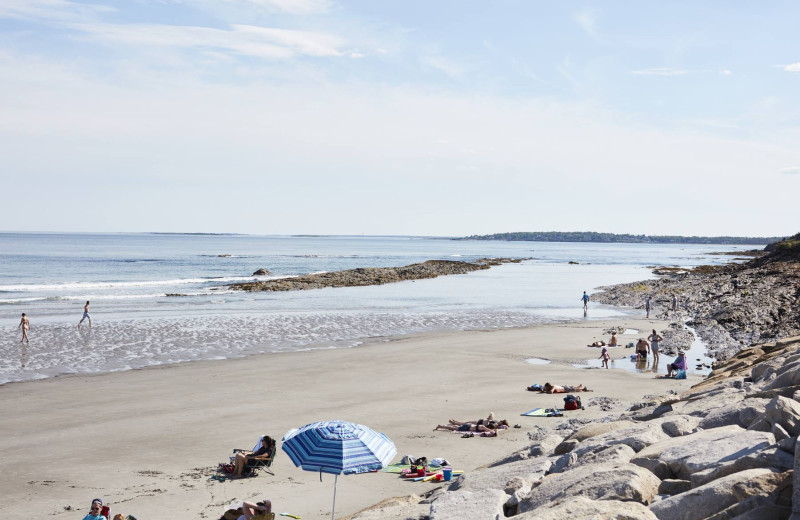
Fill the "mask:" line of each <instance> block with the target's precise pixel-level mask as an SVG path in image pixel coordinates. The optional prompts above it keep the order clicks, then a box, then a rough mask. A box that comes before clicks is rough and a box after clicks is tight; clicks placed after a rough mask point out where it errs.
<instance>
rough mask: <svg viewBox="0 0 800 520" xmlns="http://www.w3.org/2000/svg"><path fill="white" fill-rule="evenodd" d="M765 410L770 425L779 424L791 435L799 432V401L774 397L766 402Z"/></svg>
mask: <svg viewBox="0 0 800 520" xmlns="http://www.w3.org/2000/svg"><path fill="white" fill-rule="evenodd" d="M798 373H800V371H798ZM765 412H766V416H767V420H768V421H769V423H770V424H771V425H775V424H780V425H781V426H782V427H783V428H784V429H785V430H786V431H787V432H789V433H790V434H791V435H793V436H794V435H798V434H800V403H798V402H797V401H795V400H794V399H788V398H786V397H782V396H779V397H776V398H775V399H773V400H771V401H770V402H769V403H768V404H767V407H766V411H765Z"/></svg>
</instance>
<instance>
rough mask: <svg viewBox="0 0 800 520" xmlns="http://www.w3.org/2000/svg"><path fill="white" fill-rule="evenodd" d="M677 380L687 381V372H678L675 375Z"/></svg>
mask: <svg viewBox="0 0 800 520" xmlns="http://www.w3.org/2000/svg"><path fill="white" fill-rule="evenodd" d="M675 379H686V370H683V369H681V370H678V371H677V372H676V373H675Z"/></svg>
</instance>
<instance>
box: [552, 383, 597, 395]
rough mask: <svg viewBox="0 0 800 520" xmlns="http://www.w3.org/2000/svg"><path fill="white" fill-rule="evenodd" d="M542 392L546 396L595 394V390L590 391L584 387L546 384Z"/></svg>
mask: <svg viewBox="0 0 800 520" xmlns="http://www.w3.org/2000/svg"><path fill="white" fill-rule="evenodd" d="M542 391H543V392H544V393H546V394H566V393H569V392H594V390H589V389H588V388H586V387H585V386H583V385H577V386H570V385H564V386H561V385H551V384H550V383H545V384H544V386H543V387H542Z"/></svg>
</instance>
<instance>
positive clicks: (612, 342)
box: [608, 331, 617, 347]
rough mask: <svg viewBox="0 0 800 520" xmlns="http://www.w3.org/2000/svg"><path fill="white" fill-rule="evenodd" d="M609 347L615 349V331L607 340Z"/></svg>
mask: <svg viewBox="0 0 800 520" xmlns="http://www.w3.org/2000/svg"><path fill="white" fill-rule="evenodd" d="M608 346H609V347H616V346H617V331H612V332H611V339H610V340H608Z"/></svg>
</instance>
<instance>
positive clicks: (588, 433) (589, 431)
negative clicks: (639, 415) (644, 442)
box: [567, 421, 636, 441]
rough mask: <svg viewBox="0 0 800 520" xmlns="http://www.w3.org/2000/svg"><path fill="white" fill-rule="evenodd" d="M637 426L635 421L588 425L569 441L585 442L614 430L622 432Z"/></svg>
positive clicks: (571, 436)
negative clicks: (621, 430)
mask: <svg viewBox="0 0 800 520" xmlns="http://www.w3.org/2000/svg"><path fill="white" fill-rule="evenodd" d="M635 425H636V423H635V422H633V421H611V422H604V423H599V422H598V423H591V424H587V425H586V426H582V427H581V428H579V429H578V431H576V432H575V433H573V434H572V435H570V436H569V437H567V439H568V440H571V439H575V440H578V441H585V440H586V439H591V438H592V437H596V436H597V435H602V434H604V433H608V432H611V431H614V430H620V429H622V428H630V427H631V426H635Z"/></svg>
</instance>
